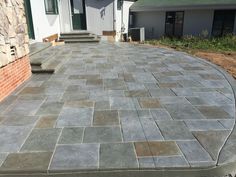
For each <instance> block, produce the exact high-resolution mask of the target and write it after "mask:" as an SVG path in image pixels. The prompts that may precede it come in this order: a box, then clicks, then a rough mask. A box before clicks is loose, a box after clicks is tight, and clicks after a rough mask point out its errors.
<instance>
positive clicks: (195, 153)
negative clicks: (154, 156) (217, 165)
mask: <svg viewBox="0 0 236 177" xmlns="http://www.w3.org/2000/svg"><path fill="white" fill-rule="evenodd" d="M177 144H178V146H179V147H180V149H181V151H182V152H183V153H184V155H185V157H186V159H187V160H188V161H189V162H192V161H193V162H196V161H207V162H208V161H212V158H211V156H210V155H209V154H208V153H207V152H206V150H205V149H204V148H203V147H202V146H201V145H200V144H199V143H198V142H197V141H178V142H177Z"/></svg>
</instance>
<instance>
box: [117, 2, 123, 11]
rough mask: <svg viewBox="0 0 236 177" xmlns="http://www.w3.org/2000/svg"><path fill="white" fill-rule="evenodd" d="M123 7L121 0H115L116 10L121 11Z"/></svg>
mask: <svg viewBox="0 0 236 177" xmlns="http://www.w3.org/2000/svg"><path fill="white" fill-rule="evenodd" d="M122 6H123V0H117V10H121V8H122Z"/></svg>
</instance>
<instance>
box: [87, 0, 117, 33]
mask: <svg viewBox="0 0 236 177" xmlns="http://www.w3.org/2000/svg"><path fill="white" fill-rule="evenodd" d="M85 6H86V22H87V30H88V31H90V32H92V33H95V34H97V35H102V31H113V0H86V1H85Z"/></svg>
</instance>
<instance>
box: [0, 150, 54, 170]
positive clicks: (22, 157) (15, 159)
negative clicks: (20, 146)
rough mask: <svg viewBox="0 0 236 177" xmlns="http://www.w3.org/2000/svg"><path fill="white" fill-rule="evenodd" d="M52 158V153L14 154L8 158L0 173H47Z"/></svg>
mask: <svg viewBox="0 0 236 177" xmlns="http://www.w3.org/2000/svg"><path fill="white" fill-rule="evenodd" d="M51 156H52V153H51V152H34V153H12V154H9V155H8V156H7V158H6V160H5V162H4V163H3V164H2V166H1V168H0V171H25V172H26V171H36V172H46V171H47V169H48V166H49V162H50V159H51Z"/></svg>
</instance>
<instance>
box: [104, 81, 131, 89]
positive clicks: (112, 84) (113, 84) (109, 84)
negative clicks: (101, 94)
mask: <svg viewBox="0 0 236 177" xmlns="http://www.w3.org/2000/svg"><path fill="white" fill-rule="evenodd" d="M104 88H105V89H106V90H125V89H126V85H125V82H124V81H123V80H120V79H104Z"/></svg>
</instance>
